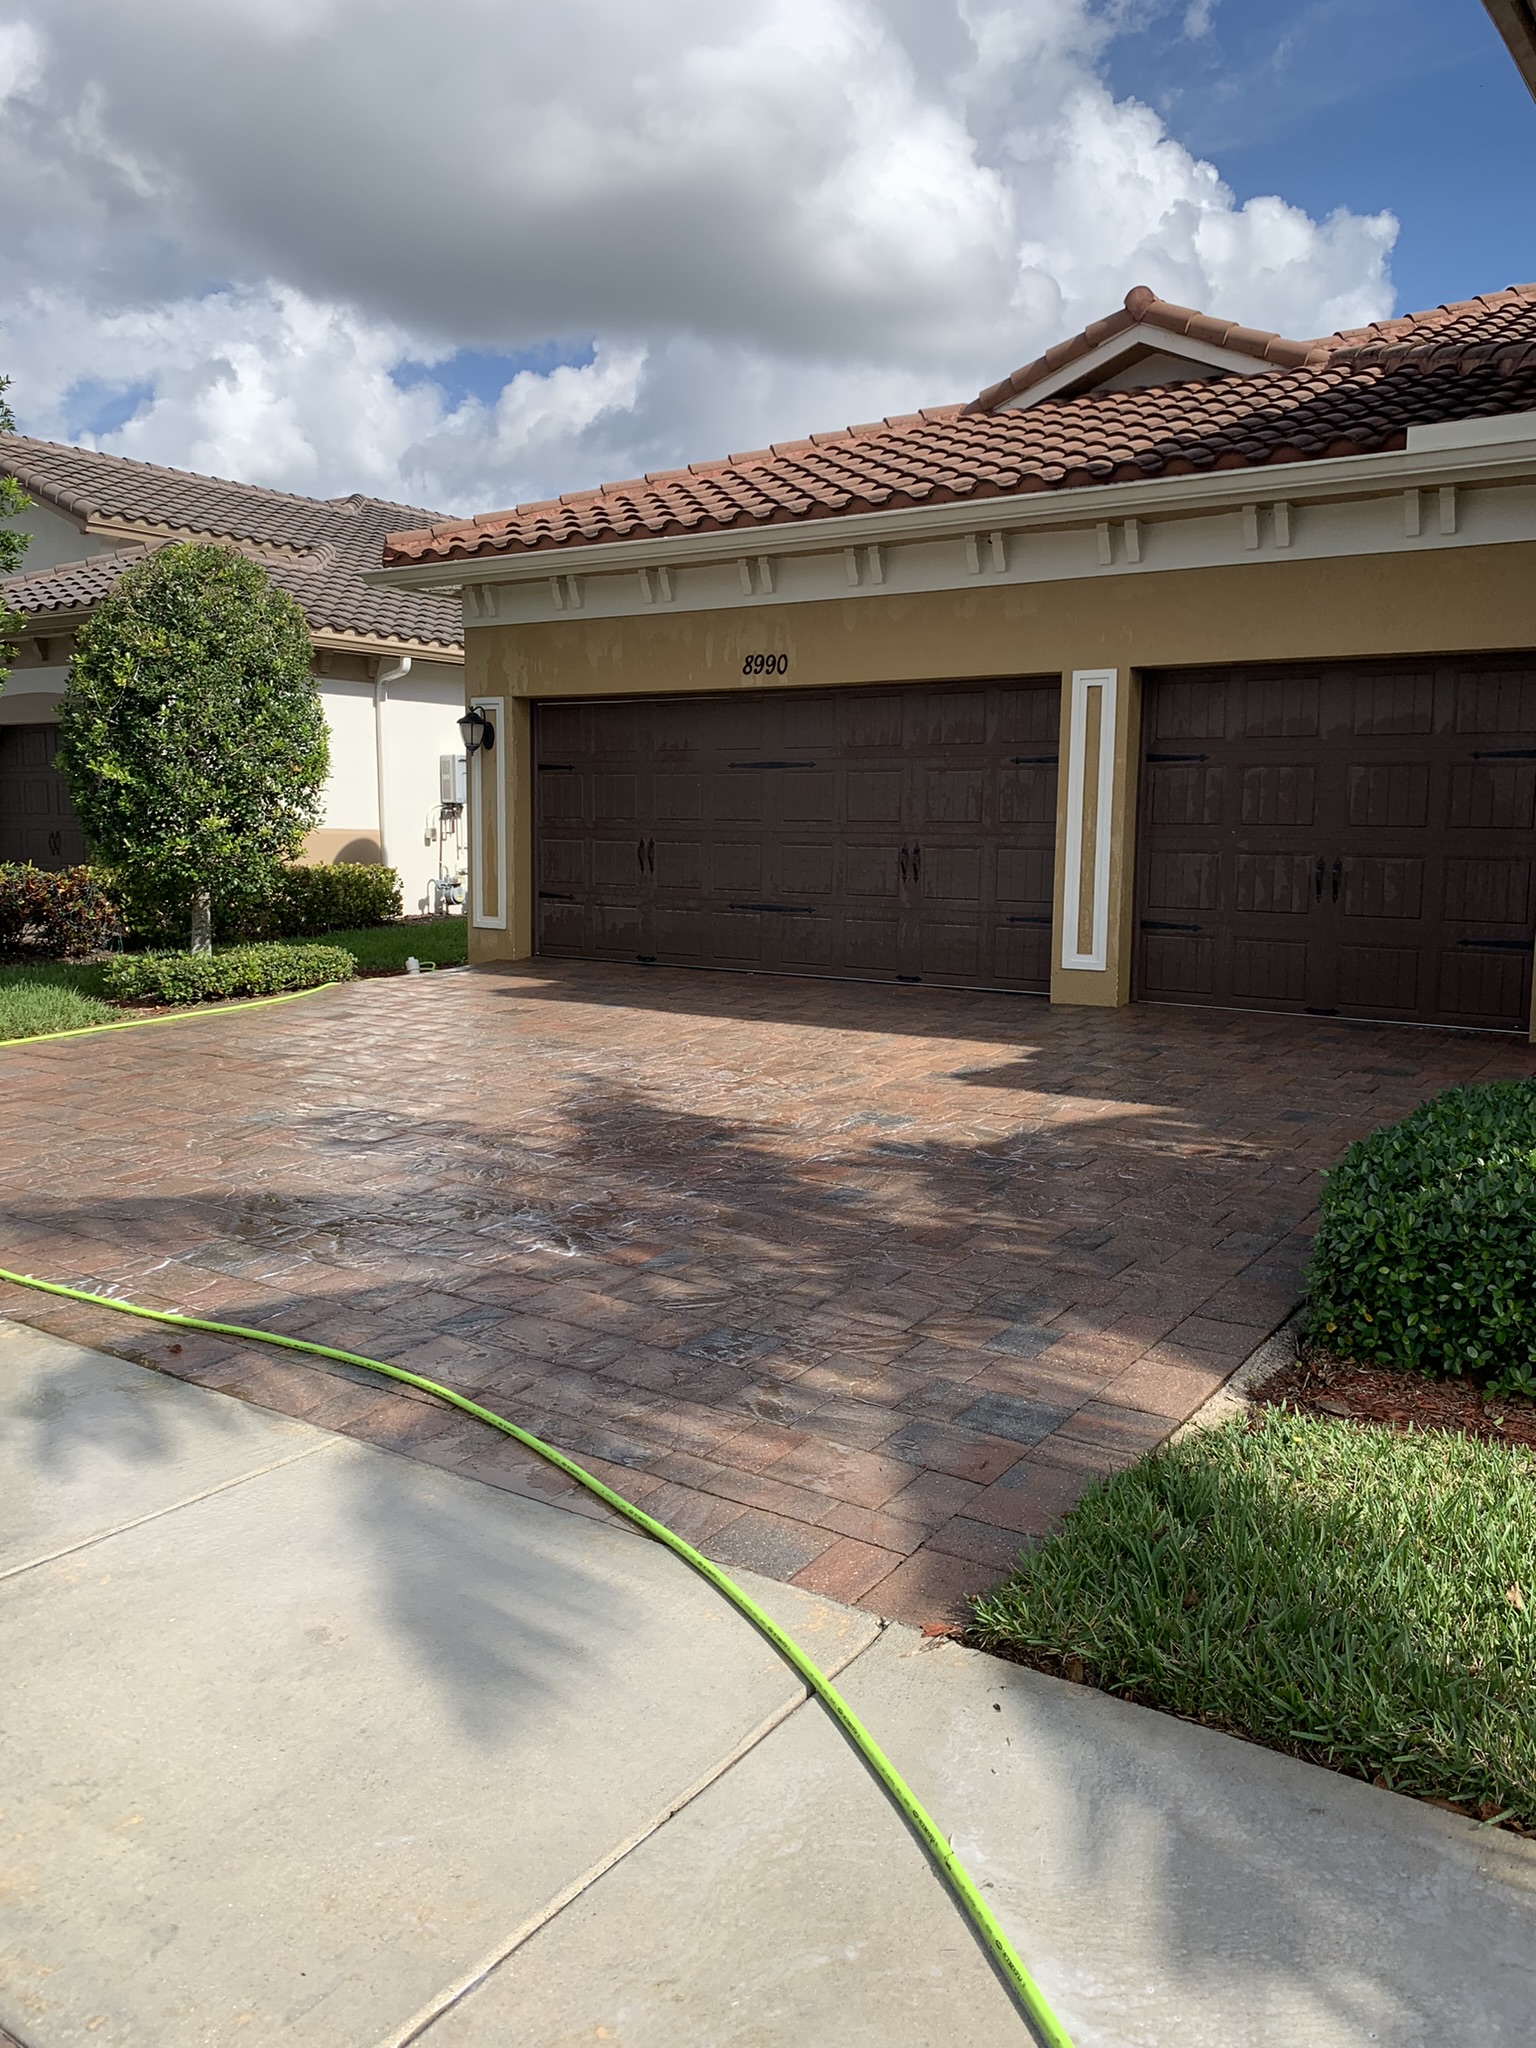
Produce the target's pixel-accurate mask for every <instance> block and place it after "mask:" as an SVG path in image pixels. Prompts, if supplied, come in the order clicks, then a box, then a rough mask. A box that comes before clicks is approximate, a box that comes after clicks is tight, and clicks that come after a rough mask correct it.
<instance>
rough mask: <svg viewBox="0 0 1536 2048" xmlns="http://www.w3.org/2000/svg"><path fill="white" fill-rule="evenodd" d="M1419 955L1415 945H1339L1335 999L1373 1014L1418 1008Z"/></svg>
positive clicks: (1406, 1012) (1410, 1013)
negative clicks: (1337, 982) (1337, 985)
mask: <svg viewBox="0 0 1536 2048" xmlns="http://www.w3.org/2000/svg"><path fill="white" fill-rule="evenodd" d="M1421 959H1422V956H1421V955H1420V953H1419V950H1418V948H1417V947H1415V946H1341V947H1340V948H1339V1001H1340V1002H1341V1003H1343V1004H1347V1005H1349V1006H1351V1007H1353V1008H1355V1009H1361V1010H1371V1011H1373V1012H1374V1013H1376V1014H1377V1015H1382V1014H1386V1013H1390V1012H1393V1011H1400V1012H1401V1013H1402V1014H1403V1015H1404V1016H1407V1017H1412V1016H1413V1015H1414V1014H1415V1013H1416V1012H1417V1010H1418V1009H1419V1006H1420V1002H1421V999H1422V997H1421V990H1420V987H1419V973H1420V966H1421Z"/></svg>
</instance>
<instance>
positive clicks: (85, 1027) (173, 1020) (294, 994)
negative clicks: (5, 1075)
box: [0, 981, 345, 1315]
mask: <svg viewBox="0 0 1536 2048" xmlns="http://www.w3.org/2000/svg"><path fill="white" fill-rule="evenodd" d="M344 986H345V983H343V982H336V981H321V982H317V983H316V984H315V986H314V987H313V988H291V989H288V990H287V991H286V992H285V993H284V994H283V995H280V996H253V997H251V998H250V1000H249V1001H248V1002H243V1003H220V1004H218V1005H217V1006H216V1007H210V1008H208V1009H206V1010H173V1011H172V1012H171V1014H170V1016H168V1017H125V1018H124V1019H123V1021H122V1023H121V1024H76V1025H74V1026H73V1027H72V1028H71V1029H70V1030H68V1031H35V1032H32V1033H31V1034H30V1035H29V1036H28V1037H26V1038H7V1039H0V1044H4V1045H47V1044H49V1043H50V1042H51V1041H52V1040H53V1039H56V1038H94V1037H95V1036H96V1034H97V1032H99V1031H142V1030H143V1029H144V1028H145V1026H146V1025H149V1024H185V1023H187V1022H188V1021H189V1020H190V1019H192V1018H194V1017H228V1016H230V1015H232V1014H233V1012H234V1011H236V1010H268V1009H270V1008H271V1007H272V1005H273V1004H274V1003H296V1002H298V1001H299V999H300V997H302V996H317V995H319V993H320V991H321V990H322V989H327V988H342V987H344ZM39 1284H41V1283H39ZM141 1313H142V1314H144V1315H148V1313H149V1311H148V1309H144V1310H142V1311H141Z"/></svg>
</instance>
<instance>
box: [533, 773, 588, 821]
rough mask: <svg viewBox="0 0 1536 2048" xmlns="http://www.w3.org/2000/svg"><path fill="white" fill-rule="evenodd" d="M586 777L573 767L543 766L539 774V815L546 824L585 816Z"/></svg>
mask: <svg viewBox="0 0 1536 2048" xmlns="http://www.w3.org/2000/svg"><path fill="white" fill-rule="evenodd" d="M587 793H588V778H587V777H586V776H585V775H578V774H577V773H576V771H575V769H574V768H563V767H562V768H545V769H542V770H541V771H540V774H539V816H540V817H541V818H542V819H543V820H544V822H545V823H546V824H548V825H554V824H558V823H560V822H561V821H562V820H564V819H569V820H571V821H572V822H574V823H581V822H582V821H583V820H584V819H585V816H586V808H587Z"/></svg>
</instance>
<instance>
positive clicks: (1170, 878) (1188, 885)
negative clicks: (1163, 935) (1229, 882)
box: [1144, 847, 1221, 912]
mask: <svg viewBox="0 0 1536 2048" xmlns="http://www.w3.org/2000/svg"><path fill="white" fill-rule="evenodd" d="M1144 880H1145V896H1146V907H1147V909H1148V910H1150V911H1155V912H1161V911H1165V910H1214V909H1215V907H1216V905H1217V903H1218V901H1219V900H1220V894H1221V861H1220V856H1219V855H1218V854H1216V853H1213V852H1209V851H1204V850H1202V851H1196V850H1194V849H1192V848H1187V847H1159V848H1157V850H1156V851H1155V852H1153V853H1152V854H1151V856H1150V857H1149V859H1148V861H1147V863H1146V875H1145V878H1144Z"/></svg>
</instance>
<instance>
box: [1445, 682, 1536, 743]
mask: <svg viewBox="0 0 1536 2048" xmlns="http://www.w3.org/2000/svg"><path fill="white" fill-rule="evenodd" d="M1454 687H1455V701H1456V730H1457V731H1458V732H1465V733H1530V732H1536V670H1523V671H1521V670H1517V671H1512V672H1509V673H1506V674H1504V675H1475V674H1467V673H1462V674H1459V675H1458V676H1457V677H1456V679H1455V686H1454Z"/></svg>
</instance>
